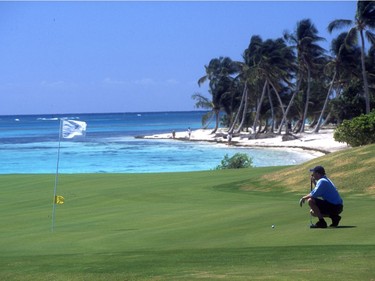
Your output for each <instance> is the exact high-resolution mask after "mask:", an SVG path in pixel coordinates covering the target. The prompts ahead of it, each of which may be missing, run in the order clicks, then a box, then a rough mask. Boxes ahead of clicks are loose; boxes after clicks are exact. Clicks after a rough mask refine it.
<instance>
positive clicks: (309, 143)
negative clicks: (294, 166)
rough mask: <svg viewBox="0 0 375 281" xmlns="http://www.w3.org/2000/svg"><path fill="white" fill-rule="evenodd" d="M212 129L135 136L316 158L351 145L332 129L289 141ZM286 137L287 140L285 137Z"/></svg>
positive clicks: (291, 137) (294, 137) (300, 134)
mask: <svg viewBox="0 0 375 281" xmlns="http://www.w3.org/2000/svg"><path fill="white" fill-rule="evenodd" d="M211 131H212V129H197V130H192V131H191V134H190V137H189V132H188V131H184V132H175V134H174V137H173V135H172V133H164V134H156V135H151V136H140V137H136V138H143V139H168V140H176V141H188V142H197V141H200V142H210V143H217V144H225V145H229V146H235V147H243V148H246V147H248V148H274V149H290V150H294V151H296V150H304V152H311V153H313V154H314V155H316V157H319V156H322V155H325V154H329V153H332V152H336V151H340V150H344V149H348V148H350V146H348V145H347V144H345V143H339V142H337V141H335V140H334V138H333V133H334V130H333V129H321V130H320V132H319V133H313V132H311V131H306V132H304V133H299V134H290V135H288V136H289V137H290V140H284V139H285V137H286V136H287V135H285V133H283V134H281V135H271V136H269V135H268V136H267V135H266V134H260V135H259V137H258V138H256V139H255V138H250V139H249V136H250V134H249V133H245V132H243V133H239V134H237V135H235V136H233V137H232V139H231V141H230V142H229V141H228V138H227V132H226V130H225V129H218V131H217V132H216V133H215V134H211ZM283 138H284V139H283Z"/></svg>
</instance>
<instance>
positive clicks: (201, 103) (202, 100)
mask: <svg viewBox="0 0 375 281" xmlns="http://www.w3.org/2000/svg"><path fill="white" fill-rule="evenodd" d="M191 98H192V99H193V100H196V103H195V107H196V108H203V109H207V110H210V111H208V112H207V113H206V114H204V115H203V116H202V126H203V127H204V128H206V127H208V125H209V124H210V121H211V119H212V118H213V112H214V111H213V107H214V106H213V103H212V101H211V100H210V99H209V98H207V97H205V96H203V95H202V94H200V93H195V94H193V95H192V96H191Z"/></svg>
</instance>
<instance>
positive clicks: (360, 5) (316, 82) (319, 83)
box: [192, 1, 375, 135]
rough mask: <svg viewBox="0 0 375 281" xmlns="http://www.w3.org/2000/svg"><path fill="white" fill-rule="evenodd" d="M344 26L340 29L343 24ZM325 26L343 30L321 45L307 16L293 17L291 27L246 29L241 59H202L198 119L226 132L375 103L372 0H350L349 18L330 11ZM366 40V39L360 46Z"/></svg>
mask: <svg viewBox="0 0 375 281" xmlns="http://www.w3.org/2000/svg"><path fill="white" fill-rule="evenodd" d="M344 28H345V29H344ZM327 29H328V31H329V32H330V33H332V32H334V31H340V30H344V31H343V32H342V33H340V34H339V35H338V36H337V37H336V38H334V39H333V40H332V41H331V43H330V51H327V50H325V49H324V48H323V47H321V45H320V43H321V42H322V41H324V40H325V38H323V37H320V36H319V33H318V30H317V28H316V27H315V25H314V24H313V22H312V21H311V20H310V19H303V20H301V21H299V22H297V24H296V27H295V30H294V31H293V32H284V34H283V36H282V37H280V38H276V39H266V40H263V39H262V37H261V36H259V35H254V36H252V37H251V39H250V43H249V46H248V47H247V49H245V50H244V52H243V54H242V61H233V60H232V59H231V58H229V57H219V58H213V59H211V60H210V62H209V64H208V65H205V75H204V76H203V77H201V78H200V79H199V80H198V85H199V86H201V85H202V84H203V83H206V82H208V89H209V90H208V92H209V94H210V96H209V97H206V96H205V95H202V94H200V93H195V94H194V95H193V96H192V98H193V99H194V100H195V101H196V104H195V105H196V107H197V108H203V109H208V113H207V114H206V115H205V116H204V117H203V120H202V122H203V124H204V125H205V124H208V122H209V120H212V119H213V120H214V121H215V128H214V130H213V132H212V133H215V132H216V131H217V129H218V127H219V123H220V122H222V123H223V124H224V125H225V126H226V127H227V128H228V133H230V134H236V133H239V132H240V131H242V130H251V132H252V133H253V134H255V135H256V134H258V133H265V132H272V133H278V134H280V133H281V131H282V130H283V128H287V129H290V130H292V131H293V132H295V133H301V132H304V131H305V124H306V123H307V122H306V121H309V122H308V123H309V126H310V128H312V129H313V131H314V132H319V130H320V128H321V126H323V125H324V124H326V123H327V122H330V123H337V124H340V123H341V122H342V121H343V120H347V119H352V118H354V117H356V116H359V115H361V114H363V113H366V114H368V113H370V111H371V109H372V108H374V106H375V93H374V92H375V91H374V90H375V89H374V86H375V33H373V31H374V30H375V1H358V2H357V9H356V11H355V17H354V20H349V19H336V20H333V21H332V22H331V23H330V24H329V25H328V27H327ZM366 42H368V43H369V46H366V45H365V44H366Z"/></svg>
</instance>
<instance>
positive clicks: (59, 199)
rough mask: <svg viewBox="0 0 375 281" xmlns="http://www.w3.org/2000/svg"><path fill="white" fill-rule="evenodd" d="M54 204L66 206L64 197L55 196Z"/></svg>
mask: <svg viewBox="0 0 375 281" xmlns="http://www.w3.org/2000/svg"><path fill="white" fill-rule="evenodd" d="M54 202H55V204H59V205H62V204H64V197H62V196H59V195H57V196H55V201H54Z"/></svg>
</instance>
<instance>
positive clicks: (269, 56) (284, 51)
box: [244, 36, 295, 132]
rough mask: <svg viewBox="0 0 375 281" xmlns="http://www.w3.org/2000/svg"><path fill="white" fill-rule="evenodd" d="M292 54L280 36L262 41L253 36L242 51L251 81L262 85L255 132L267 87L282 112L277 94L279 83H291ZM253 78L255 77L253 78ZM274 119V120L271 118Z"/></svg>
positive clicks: (282, 108) (282, 106)
mask: <svg viewBox="0 0 375 281" xmlns="http://www.w3.org/2000/svg"><path fill="white" fill-rule="evenodd" d="M294 58H295V57H294V55H293V51H292V50H291V48H289V47H288V46H286V44H285V41H284V40H283V39H282V38H278V39H276V40H272V39H268V40H266V41H263V40H262V39H261V38H260V36H253V37H252V38H251V40H250V44H249V47H248V49H246V50H245V52H244V60H245V64H246V65H247V66H248V68H249V69H250V70H251V71H250V73H251V75H253V76H254V77H253V81H254V82H253V83H258V84H259V83H260V85H262V89H263V90H262V93H261V95H260V98H259V100H258V106H257V109H256V115H255V119H254V123H253V131H254V132H255V129H256V126H257V123H258V121H259V119H260V113H261V107H262V104H263V100H264V98H265V96H266V93H268V92H269V87H272V89H273V91H274V93H275V94H276V96H277V98H278V101H279V104H280V108H281V110H282V111H283V114H284V105H283V103H282V101H281V99H280V97H279V95H278V93H279V88H280V84H291V82H290V80H291V78H292V76H291V74H290V73H291V69H292V68H293V62H294ZM254 78H255V79H254ZM273 121H275V120H273Z"/></svg>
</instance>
